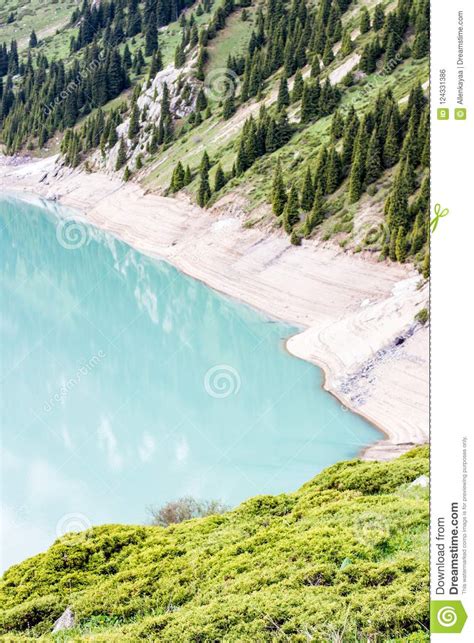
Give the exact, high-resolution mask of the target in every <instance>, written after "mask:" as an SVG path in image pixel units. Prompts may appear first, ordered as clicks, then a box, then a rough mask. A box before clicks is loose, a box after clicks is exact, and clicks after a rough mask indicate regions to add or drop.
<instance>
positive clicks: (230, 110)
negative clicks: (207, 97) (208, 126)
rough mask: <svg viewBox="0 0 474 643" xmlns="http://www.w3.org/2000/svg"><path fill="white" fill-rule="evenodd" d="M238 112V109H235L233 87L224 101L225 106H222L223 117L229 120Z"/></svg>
mask: <svg viewBox="0 0 474 643" xmlns="http://www.w3.org/2000/svg"><path fill="white" fill-rule="evenodd" d="M235 112H236V107H235V88H234V86H233V85H232V88H231V89H230V91H229V92H228V94H227V96H226V98H225V100H224V105H223V106H222V117H223V119H224V120H226V121H227V120H229V118H231V117H232V116H233V115H234V114H235Z"/></svg>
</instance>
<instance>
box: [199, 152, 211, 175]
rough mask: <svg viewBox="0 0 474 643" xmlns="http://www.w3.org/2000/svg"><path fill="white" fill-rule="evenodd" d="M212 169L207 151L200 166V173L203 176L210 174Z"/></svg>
mask: <svg viewBox="0 0 474 643" xmlns="http://www.w3.org/2000/svg"><path fill="white" fill-rule="evenodd" d="M210 169H211V161H210V159H209V154H208V153H207V150H204V154H203V155H202V158H201V163H200V165H199V171H200V172H201V174H206V175H208V174H209V170H210Z"/></svg>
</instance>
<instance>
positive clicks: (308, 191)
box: [301, 167, 314, 212]
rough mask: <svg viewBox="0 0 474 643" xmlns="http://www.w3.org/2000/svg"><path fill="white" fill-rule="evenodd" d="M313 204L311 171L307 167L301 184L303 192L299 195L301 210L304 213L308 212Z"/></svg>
mask: <svg viewBox="0 0 474 643" xmlns="http://www.w3.org/2000/svg"><path fill="white" fill-rule="evenodd" d="M313 202H314V186H313V178H312V176H311V170H310V168H309V167H308V168H307V170H306V175H305V178H304V183H303V191H302V193H301V209H302V210H303V211H304V212H309V211H310V210H311V208H312V207H313Z"/></svg>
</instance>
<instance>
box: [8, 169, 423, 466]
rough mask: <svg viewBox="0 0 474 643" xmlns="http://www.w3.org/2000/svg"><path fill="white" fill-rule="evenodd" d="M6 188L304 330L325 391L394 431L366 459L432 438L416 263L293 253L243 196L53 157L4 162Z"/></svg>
mask: <svg viewBox="0 0 474 643" xmlns="http://www.w3.org/2000/svg"><path fill="white" fill-rule="evenodd" d="M55 173H57V175H56V176H54V174H55ZM0 183H1V184H2V187H3V189H5V190H8V191H10V190H12V191H15V192H18V191H23V192H31V193H33V194H36V195H40V196H43V197H46V198H53V199H55V200H57V201H58V202H59V203H61V204H62V205H65V206H68V207H70V208H73V209H75V210H77V211H79V212H81V213H82V214H83V215H84V218H85V220H87V222H89V223H91V224H93V225H95V226H97V227H99V228H102V229H104V230H107V231H109V232H111V233H112V234H114V235H115V236H117V237H118V238H120V239H122V240H123V241H125V242H127V243H128V244H130V245H131V246H133V247H134V248H136V249H137V250H140V251H141V252H143V253H145V254H148V255H151V256H154V257H160V258H163V259H166V260H167V261H169V262H170V263H172V264H173V265H175V266H176V267H177V268H178V269H180V270H182V271H183V272H185V273H186V274H188V275H190V276H192V277H194V278H196V279H199V280H201V281H203V282H204V283H206V284H208V285H209V286H211V287H212V288H214V289H216V290H218V291H220V292H222V293H224V294H226V295H229V296H231V297H234V298H237V299H239V300H241V301H243V302H245V303H246V304H248V305H251V306H253V307H255V308H257V309H260V310H263V311H265V312H266V313H268V314H269V315H271V316H273V317H276V318H279V319H282V320H285V321H286V322H290V323H293V324H295V325H297V326H299V327H302V328H304V329H305V330H304V331H303V332H301V333H300V334H297V335H295V336H293V337H291V338H290V339H289V340H288V342H287V348H288V350H289V351H290V352H291V353H292V354H294V355H296V356H298V357H300V358H302V359H305V360H308V361H310V362H312V363H314V364H316V365H317V366H319V367H320V368H322V369H323V371H324V373H325V385H324V386H325V388H326V390H328V391H329V392H331V393H332V394H333V395H335V396H336V397H337V398H338V399H339V400H340V401H341V403H342V404H344V405H345V406H346V407H347V408H349V409H351V410H352V411H355V412H357V413H359V414H361V415H362V416H364V417H365V418H366V419H368V420H369V421H370V422H372V423H373V424H375V425H376V426H377V427H378V428H379V429H380V430H381V431H382V432H383V433H385V435H386V436H387V439H382V440H380V441H379V442H377V443H376V444H374V445H371V446H370V447H368V448H367V449H366V450H365V451H364V453H363V457H365V458H368V459H388V458H391V457H394V456H395V455H398V454H399V453H402V452H403V451H406V450H408V449H409V448H411V447H412V446H413V445H415V444H422V443H425V442H426V441H427V440H428V408H429V362H428V359H429V348H428V329H426V328H423V327H420V325H419V324H415V323H414V316H415V314H416V312H417V311H418V310H419V309H420V308H422V307H424V306H425V305H426V302H427V299H428V288H427V286H424V287H423V288H421V289H419V288H418V286H419V283H420V275H419V274H418V273H417V272H416V271H414V270H413V269H412V268H410V267H409V266H401V265H386V264H381V263H378V262H376V261H375V260H371V259H367V258H362V257H360V256H358V255H349V254H346V253H344V252H343V251H342V250H340V249H339V248H336V247H334V246H332V245H331V244H328V243H327V244H321V243H319V244H318V243H316V242H306V243H304V244H303V246H302V247H299V248H295V247H293V246H291V244H290V243H289V242H288V238H287V237H286V235H283V234H274V233H268V232H266V231H262V230H259V229H254V228H250V229H245V228H243V227H242V221H241V216H242V214H241V211H240V209H239V206H238V204H236V203H229V204H228V207H226V208H225V212H224V213H219V214H217V213H212V212H208V211H202V210H200V209H199V208H197V207H196V206H193V205H191V204H189V203H187V202H186V201H182V200H175V199H170V198H166V197H161V196H158V195H155V194H145V193H144V192H143V190H142V189H141V188H140V187H139V186H138V185H136V184H132V183H129V184H123V183H122V182H121V181H120V180H118V179H116V178H115V177H109V176H106V175H103V174H86V173H84V172H80V173H79V172H71V171H70V170H66V171H63V170H61V171H60V172H59V173H58V172H57V168H55V166H54V159H46V160H43V161H35V162H29V163H25V164H19V165H14V164H12V163H11V162H10V161H8V160H6V159H2V158H0ZM397 338H398V339H397Z"/></svg>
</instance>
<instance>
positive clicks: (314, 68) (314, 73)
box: [300, 53, 321, 78]
mask: <svg viewBox="0 0 474 643" xmlns="http://www.w3.org/2000/svg"><path fill="white" fill-rule="evenodd" d="M300 73H301V72H300ZM320 73H321V65H320V63H319V56H318V54H316V53H315V54H313V57H312V59H311V72H310V76H311V78H317V77H318V76H319V74H320Z"/></svg>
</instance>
